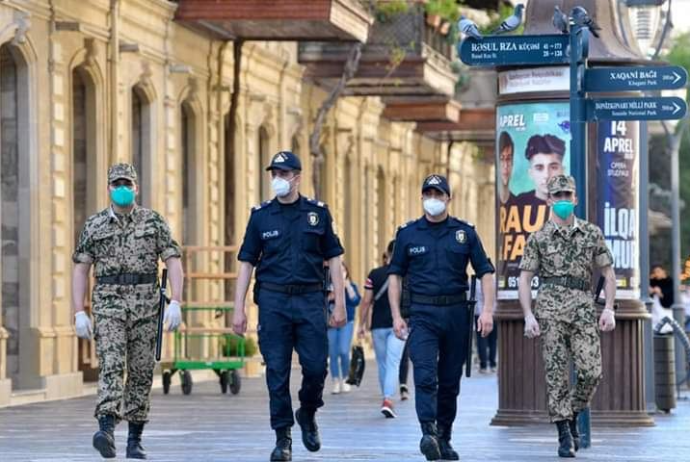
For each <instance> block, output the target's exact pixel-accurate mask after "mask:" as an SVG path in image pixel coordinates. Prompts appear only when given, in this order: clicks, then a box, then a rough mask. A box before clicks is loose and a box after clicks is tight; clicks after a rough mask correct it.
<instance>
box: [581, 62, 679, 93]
mask: <svg viewBox="0 0 690 462" xmlns="http://www.w3.org/2000/svg"><path fill="white" fill-rule="evenodd" d="M687 82H688V73H687V71H686V70H685V69H683V68H682V67H680V66H663V67H654V66H648V67H600V68H592V69H587V70H586V71H585V91H645V90H675V89H677V88H683V87H684V86H685V84H686V83H687Z"/></svg>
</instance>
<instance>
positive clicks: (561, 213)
mask: <svg viewBox="0 0 690 462" xmlns="http://www.w3.org/2000/svg"><path fill="white" fill-rule="evenodd" d="M552 208H553V213H555V214H556V215H558V217H559V218H560V219H561V220H567V219H568V217H569V216H570V215H572V214H573V210H575V204H573V202H572V201H566V200H563V201H558V202H556V203H555V204H553V207H552Z"/></svg>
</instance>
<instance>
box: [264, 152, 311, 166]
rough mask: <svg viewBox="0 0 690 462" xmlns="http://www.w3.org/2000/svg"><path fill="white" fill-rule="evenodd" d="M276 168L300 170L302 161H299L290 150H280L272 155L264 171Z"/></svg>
mask: <svg viewBox="0 0 690 462" xmlns="http://www.w3.org/2000/svg"><path fill="white" fill-rule="evenodd" d="M274 168H277V169H278V170H286V171H288V170H300V171H301V170H302V162H300V160H299V157H297V156H296V155H295V154H293V153H291V152H290V151H280V152H279V153H278V154H276V155H275V156H273V159H272V160H271V165H269V166H268V167H266V171H269V170H273V169H274Z"/></svg>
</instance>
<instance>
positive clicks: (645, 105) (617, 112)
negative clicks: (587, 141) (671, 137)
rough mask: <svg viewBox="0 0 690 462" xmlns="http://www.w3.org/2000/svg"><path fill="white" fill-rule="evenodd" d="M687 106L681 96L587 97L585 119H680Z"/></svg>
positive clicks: (683, 115)
mask: <svg viewBox="0 0 690 462" xmlns="http://www.w3.org/2000/svg"><path fill="white" fill-rule="evenodd" d="M687 112H688V106H687V104H686V103H685V101H684V100H683V99H682V98H677V97H675V96H674V97H670V98H610V99H588V100H587V121H589V122H591V121H595V120H671V119H682V118H683V117H685V114H686V113H687Z"/></svg>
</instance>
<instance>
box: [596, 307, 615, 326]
mask: <svg viewBox="0 0 690 462" xmlns="http://www.w3.org/2000/svg"><path fill="white" fill-rule="evenodd" d="M615 328H616V316H615V314H614V313H613V310H612V309H610V308H606V309H605V310H604V311H602V312H601V317H600V318H599V329H601V331H602V332H610V331H612V330H613V329H615Z"/></svg>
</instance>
